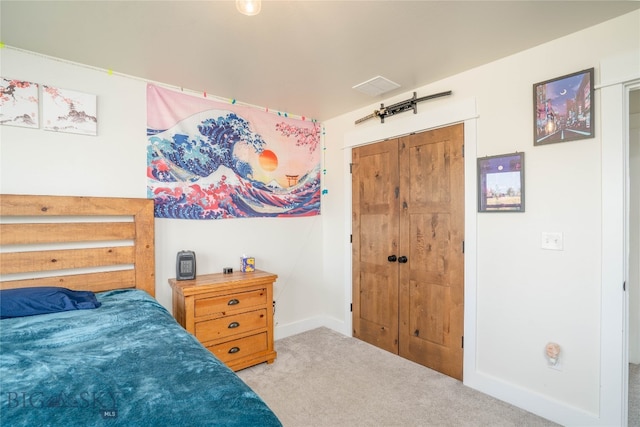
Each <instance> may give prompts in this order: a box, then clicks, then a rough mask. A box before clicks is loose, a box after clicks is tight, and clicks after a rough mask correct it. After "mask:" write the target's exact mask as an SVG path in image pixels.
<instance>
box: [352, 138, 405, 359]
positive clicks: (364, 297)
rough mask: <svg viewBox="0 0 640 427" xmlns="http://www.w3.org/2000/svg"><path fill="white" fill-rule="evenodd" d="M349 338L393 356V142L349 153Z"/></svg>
mask: <svg viewBox="0 0 640 427" xmlns="http://www.w3.org/2000/svg"><path fill="white" fill-rule="evenodd" d="M352 162H353V166H352V175H353V176H352V201H353V218H352V250H353V297H352V298H353V299H352V303H353V314H352V318H353V336H354V337H356V338H359V339H362V340H363V341H366V342H368V343H370V344H373V345H376V346H378V347H380V348H383V349H385V350H388V351H391V352H393V353H397V352H398V265H397V263H395V262H394V263H391V262H389V261H388V259H387V258H388V256H389V255H393V254H397V249H398V247H397V241H398V193H397V188H398V141H397V140H391V141H386V142H383V143H380V144H374V145H368V146H365V147H359V148H355V149H354V150H353V152H352Z"/></svg>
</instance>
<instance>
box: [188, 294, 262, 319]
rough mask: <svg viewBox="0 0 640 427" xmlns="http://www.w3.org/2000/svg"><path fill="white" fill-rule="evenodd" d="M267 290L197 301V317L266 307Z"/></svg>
mask: <svg viewBox="0 0 640 427" xmlns="http://www.w3.org/2000/svg"><path fill="white" fill-rule="evenodd" d="M266 303H267V290H266V289H257V290H253V291H249V292H237V293H233V294H229V295H222V296H216V297H212V298H202V299H197V300H196V302H195V313H194V314H195V317H196V318H198V317H204V316H208V315H211V314H214V313H224V312H226V311H229V310H237V309H244V308H248V307H255V306H259V305H265V304H266Z"/></svg>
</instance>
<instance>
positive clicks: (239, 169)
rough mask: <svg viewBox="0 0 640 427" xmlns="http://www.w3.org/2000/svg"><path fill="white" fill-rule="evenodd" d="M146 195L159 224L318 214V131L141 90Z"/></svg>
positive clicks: (281, 118) (259, 113)
mask: <svg viewBox="0 0 640 427" xmlns="http://www.w3.org/2000/svg"><path fill="white" fill-rule="evenodd" d="M147 139H148V145H147V180H148V187H147V191H148V197H149V198H153V199H154V201H155V216H156V217H157V218H180V219H222V218H247V217H293V216H312V215H319V214H320V198H321V196H320V195H321V189H320V186H321V171H320V167H321V166H320V150H321V149H320V125H319V124H318V123H316V122H315V121H309V120H303V119H297V118H292V117H288V115H283V114H281V113H279V114H275V113H271V112H268V111H266V110H262V109H258V108H255V107H251V106H243V105H237V104H235V102H234V101H232V102H229V103H224V102H220V101H214V100H211V99H207V98H206V94H205V96H204V97H199V96H193V95H189V94H185V93H182V92H177V91H173V90H169V89H165V88H161V87H158V86H154V85H151V84H149V85H147Z"/></svg>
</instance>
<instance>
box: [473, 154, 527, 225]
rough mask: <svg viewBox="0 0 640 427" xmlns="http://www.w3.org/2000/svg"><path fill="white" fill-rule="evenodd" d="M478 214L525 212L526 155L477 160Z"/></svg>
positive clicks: (507, 155) (509, 155)
mask: <svg viewBox="0 0 640 427" xmlns="http://www.w3.org/2000/svg"><path fill="white" fill-rule="evenodd" d="M478 212H524V153H513V154H502V155H499V156H491V157H483V158H479V159H478Z"/></svg>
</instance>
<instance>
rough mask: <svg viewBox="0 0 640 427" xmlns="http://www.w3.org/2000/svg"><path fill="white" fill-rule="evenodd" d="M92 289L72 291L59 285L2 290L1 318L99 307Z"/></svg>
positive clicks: (0, 298)
mask: <svg viewBox="0 0 640 427" xmlns="http://www.w3.org/2000/svg"><path fill="white" fill-rule="evenodd" d="M100 305H102V303H100V302H98V300H97V299H96V296H95V294H94V293H93V292H91V291H72V290H70V289H66V288H58V287H37V288H18V289H5V290H2V291H0V319H8V318H10V317H22V316H33V315H35V314H45V313H57V312H59V311H69V310H86V309H91V308H98V307H100Z"/></svg>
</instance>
